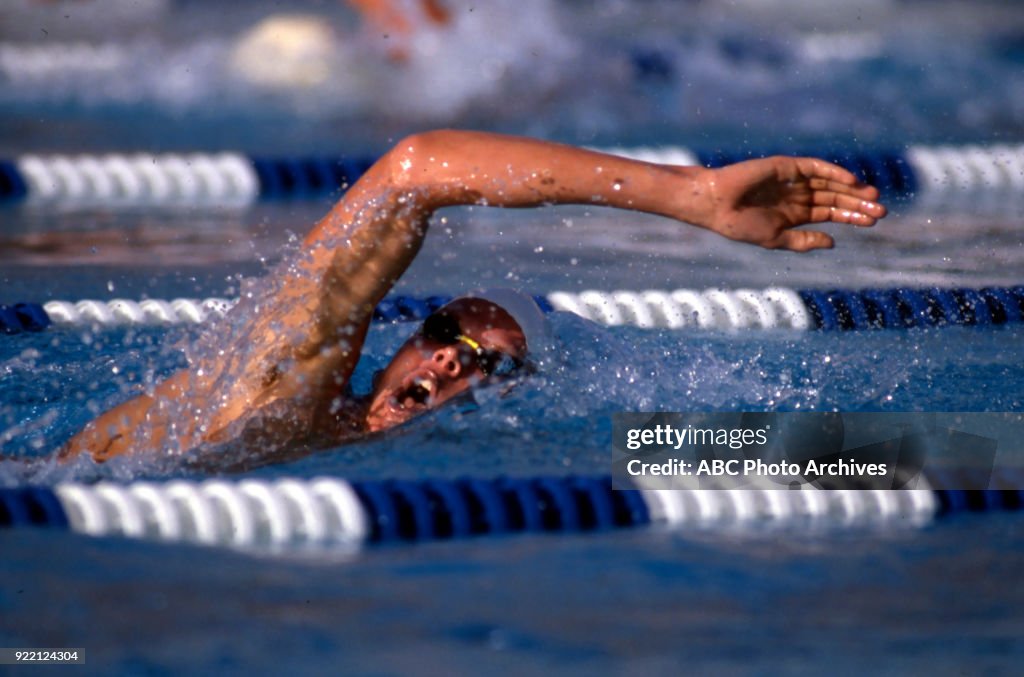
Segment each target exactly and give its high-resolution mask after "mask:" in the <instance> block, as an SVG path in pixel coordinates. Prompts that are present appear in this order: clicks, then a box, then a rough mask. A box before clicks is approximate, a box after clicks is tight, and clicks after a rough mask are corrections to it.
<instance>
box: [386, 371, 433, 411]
mask: <svg viewBox="0 0 1024 677" xmlns="http://www.w3.org/2000/svg"><path fill="white" fill-rule="evenodd" d="M436 396H437V377H436V376H435V375H434V374H433V373H431V372H429V371H424V372H420V373H417V374H413V375H412V376H410V377H409V378H407V379H406V380H405V381H404V382H403V383H402V386H401V387H400V388H399V389H398V390H397V391H395V394H394V395H393V396H392V404H393V405H394V407H395V408H396V409H400V410H406V411H410V410H411V411H419V410H422V409H426V408H428V407H430V405H431V404H433V402H434V399H435V398H436Z"/></svg>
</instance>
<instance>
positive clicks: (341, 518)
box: [0, 476, 1024, 548]
mask: <svg viewBox="0 0 1024 677" xmlns="http://www.w3.org/2000/svg"><path fill="white" fill-rule="evenodd" d="M922 485H923V488H922ZM1022 506H1024V491H1022V490H1020V489H985V490H948V489H944V490H933V489H931V488H929V486H928V484H927V482H926V481H924V479H923V478H922V479H921V481H920V483H919V485H918V488H916V489H903V490H856V489H843V490H822V489H817V488H814V487H811V486H809V485H804V487H803V490H800V491H792V490H780V489H778V488H763V489H762V488H737V489H703V490H701V489H677V490H664V489H660V490H653V489H642V488H637V489H632V490H613V489H612V480H611V478H610V477H607V476H601V477H589V476H569V477H534V478H511V477H503V478H499V479H469V478H463V479H456V480H437V479H434V480H385V481H369V482H347V481H344V480H341V479H335V478H317V479H312V480H304V479H291V478H285V479H278V480H274V481H264V480H256V479H245V480H241V481H238V482H229V481H225V480H223V479H211V480H206V481H203V482H192V481H185V480H174V481H171V482H167V483H153V482H135V483H131V484H116V483H113V482H100V483H98V484H94V485H84V484H78V483H66V484H58V485H57V486H55V487H52V488H49V487H22V488H15V489H0V526H6V527H53V528H58V529H68V530H71V531H74V532H77V533H83V534H88V535H90V536H118V537H128V538H147V539H158V540H163V541H182V542H192V543H200V544H205V545H222V546H234V547H243V548H251V547H261V548H265V547H271V548H284V547H294V546H301V545H305V544H320V545H330V544H356V545H358V544H363V543H389V542H418V541H429V540H445V539H462V538H470V537H476V536H483V535H498V534H513V533H524V532H589V531H603V530H609V529H615V528H622V527H635V526H641V525H648V524H666V525H669V526H672V527H676V528H689V529H709V528H723V527H724V528H730V527H738V528H762V527H765V526H784V527H800V528H807V527H846V526H859V527H868V528H879V527H880V528H902V527H921V526H924V525H927V524H929V523H931V522H932V521H933V520H935V519H936V518H941V517H945V516H949V515H953V514H956V513H963V512H989V511H1002V510H1013V511H1016V510H1020V509H1021V508H1022Z"/></svg>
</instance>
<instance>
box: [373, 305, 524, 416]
mask: <svg viewBox="0 0 1024 677" xmlns="http://www.w3.org/2000/svg"><path fill="white" fill-rule="evenodd" d="M525 357H526V338H525V337H524V336H523V332H522V330H521V329H520V328H519V325H517V324H516V322H515V320H513V319H512V316H511V315H509V314H508V313H506V312H505V311H504V310H503V309H502V308H501V307H500V306H497V305H495V304H493V303H491V302H490V301H484V300H482V299H472V298H467V299H457V300H455V301H452V302H451V303H449V304H448V305H446V306H445V307H443V308H441V309H440V310H438V311H437V312H436V313H434V314H433V315H432V316H431V317H430V318H428V319H427V320H426V321H424V323H423V325H422V326H421V327H420V328H419V330H417V332H416V333H415V334H413V335H412V336H411V337H410V338H409V340H408V341H406V342H405V343H404V344H403V345H402V347H401V348H399V349H398V352H397V353H395V356H394V357H393V358H392V359H391V362H390V364H388V366H387V367H385V368H384V370H383V371H382V372H381V373H380V374H379V376H378V377H377V380H376V382H375V383H374V388H373V392H372V393H371V394H370V407H369V410H368V411H367V414H366V424H367V427H368V428H369V429H370V430H371V431H376V430H383V429H385V428H390V427H392V426H395V425H398V424H400V423H404V422H405V421H408V420H409V419H410V418H413V417H414V416H418V415H419V414H421V413H423V412H424V411H428V410H430V409H433V408H435V407H437V406H439V405H441V404H443V403H445V402H447V401H448V400H450V399H452V398H453V397H455V396H457V395H459V394H461V393H464V392H466V391H467V390H469V389H470V388H472V387H473V386H474V385H476V384H478V383H481V382H483V381H485V380H489V379H494V378H500V376H501V375H503V374H505V373H508V372H509V370H510V369H512V368H514V367H515V366H518V365H520V364H522V361H523V360H524V359H525Z"/></svg>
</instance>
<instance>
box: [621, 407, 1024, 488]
mask: <svg viewBox="0 0 1024 677" xmlns="http://www.w3.org/2000/svg"><path fill="white" fill-rule="evenodd" d="M1022 467H1024V413H926V414H925V413H896V412H885V413H863V412H857V413H823V412H792V413H764V412H747V413H664V412H661V413H623V414H615V415H613V416H612V481H613V485H614V486H615V488H618V489H627V488H634V487H637V486H643V487H645V488H651V489H697V488H702V489H716V488H737V487H759V488H777V489H798V488H801V487H802V486H803V485H813V486H815V487H818V488H825V489H827V488H833V489H914V488H919V487H930V488H933V489H992V488H998V489H1019V488H1021V486H1022V485H1024V471H1022Z"/></svg>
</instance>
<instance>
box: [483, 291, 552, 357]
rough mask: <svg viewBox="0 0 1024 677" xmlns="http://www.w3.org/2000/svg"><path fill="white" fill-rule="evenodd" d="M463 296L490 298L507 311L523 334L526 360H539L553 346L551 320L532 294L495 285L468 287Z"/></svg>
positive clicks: (548, 353)
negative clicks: (492, 286)
mask: <svg viewBox="0 0 1024 677" xmlns="http://www.w3.org/2000/svg"><path fill="white" fill-rule="evenodd" d="M465 298H477V299H483V300H485V301H490V302H491V303H493V304H495V305H497V306H500V307H501V308H502V309H503V310H504V311H505V312H506V313H508V314H509V315H511V316H512V319H513V320H515V321H516V324H518V325H519V328H520V329H522V331H523V336H524V337H525V338H526V353H527V359H528V360H529V361H530V362H533V363H534V364H542V363H543V362H544V361H545V360H546V359H547V358H548V357H549V356H550V355H551V353H552V351H553V349H554V340H553V338H554V337H553V335H552V332H551V323H550V322H549V321H548V318H547V316H546V315H545V314H544V311H543V310H541V309H540V306H538V305H537V302H536V301H534V300H533V297H532V296H530V295H528V294H524V293H523V292H521V291H517V290H515V289H509V288H507V287H497V288H494V289H482V290H478V291H472V292H470V293H468V294H466V296H465Z"/></svg>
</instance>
